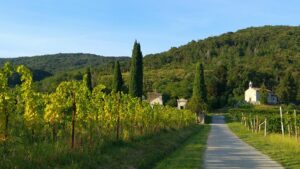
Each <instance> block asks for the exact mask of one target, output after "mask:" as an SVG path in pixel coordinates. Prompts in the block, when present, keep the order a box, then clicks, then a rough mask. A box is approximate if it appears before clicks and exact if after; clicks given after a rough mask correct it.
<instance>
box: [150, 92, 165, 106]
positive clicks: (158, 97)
mask: <svg viewBox="0 0 300 169" xmlns="http://www.w3.org/2000/svg"><path fill="white" fill-rule="evenodd" d="M147 100H148V102H149V103H150V104H151V105H155V104H158V105H163V99H162V94H160V93H157V92H149V93H147Z"/></svg>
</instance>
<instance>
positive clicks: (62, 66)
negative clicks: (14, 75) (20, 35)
mask: <svg viewBox="0 0 300 169" xmlns="http://www.w3.org/2000/svg"><path fill="white" fill-rule="evenodd" d="M116 60H118V61H120V62H121V63H122V64H123V63H124V62H126V63H127V61H128V60H129V58H128V57H104V56H99V55H93V54H86V53H59V54H53V55H42V56H33V57H19V58H0V65H1V66H2V65H3V64H4V63H5V62H7V61H9V62H11V63H12V64H14V65H19V64H23V65H26V66H28V67H30V68H31V69H34V70H43V71H47V72H49V73H52V74H55V73H58V72H62V71H69V70H76V69H81V68H85V67H87V66H91V67H102V68H103V69H104V68H105V66H107V65H108V64H111V63H114V62H115V61H116Z"/></svg>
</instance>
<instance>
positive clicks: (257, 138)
mask: <svg viewBox="0 0 300 169" xmlns="http://www.w3.org/2000/svg"><path fill="white" fill-rule="evenodd" d="M228 126H229V128H230V129H231V130H232V131H233V132H234V133H235V134H236V135H237V136H239V137H240V138H241V139H242V140H243V141H245V142H247V143H248V144H250V145H252V146H253V147H255V148H256V149H258V150H259V151H261V152H262V153H264V154H266V155H268V156H270V157H271V158H272V159H274V160H276V161H278V162H279V163H281V164H282V165H283V166H284V167H285V168H300V144H299V143H297V141H296V139H295V138H289V137H288V136H286V137H285V138H282V136H281V135H280V134H270V135H268V136H266V137H264V136H263V134H262V133H258V134H257V133H252V132H251V131H248V130H247V129H246V128H245V127H244V126H243V125H241V124H240V123H237V122H232V123H228Z"/></svg>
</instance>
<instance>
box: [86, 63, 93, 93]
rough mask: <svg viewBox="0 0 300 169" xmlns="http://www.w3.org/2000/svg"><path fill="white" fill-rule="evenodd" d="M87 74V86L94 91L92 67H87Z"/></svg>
mask: <svg viewBox="0 0 300 169" xmlns="http://www.w3.org/2000/svg"><path fill="white" fill-rule="evenodd" d="M86 75H87V81H86V86H87V87H88V88H89V90H90V91H91V92H92V90H93V86H92V74H91V68H90V67H88V68H87V69H86Z"/></svg>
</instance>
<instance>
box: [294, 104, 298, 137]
mask: <svg viewBox="0 0 300 169" xmlns="http://www.w3.org/2000/svg"><path fill="white" fill-rule="evenodd" d="M294 118H295V136H296V140H297V141H298V127H297V112H296V110H295V109H294Z"/></svg>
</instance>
